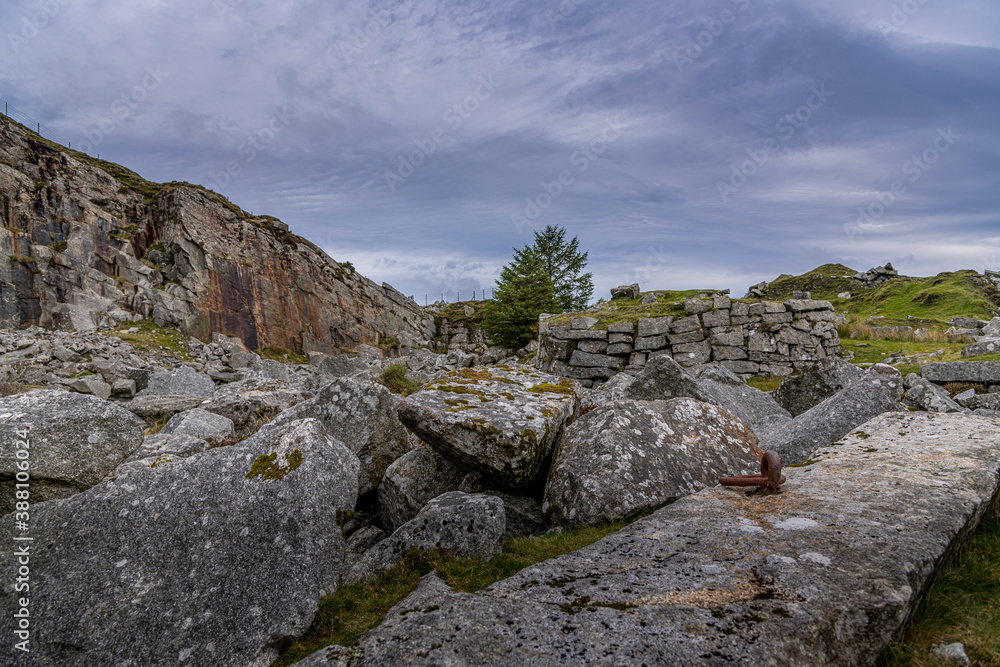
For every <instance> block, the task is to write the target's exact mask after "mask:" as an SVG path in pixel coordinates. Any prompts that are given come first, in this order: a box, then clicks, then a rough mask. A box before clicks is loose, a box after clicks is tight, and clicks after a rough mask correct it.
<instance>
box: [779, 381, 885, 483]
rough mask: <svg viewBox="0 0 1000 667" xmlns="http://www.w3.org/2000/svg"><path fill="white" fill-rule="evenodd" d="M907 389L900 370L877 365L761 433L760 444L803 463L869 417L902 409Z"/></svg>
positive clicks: (783, 459)
mask: <svg viewBox="0 0 1000 667" xmlns="http://www.w3.org/2000/svg"><path fill="white" fill-rule="evenodd" d="M903 389H904V388H903V376H902V375H900V373H899V371H897V370H896V369H895V368H893V367H891V366H886V365H885V364H875V365H874V366H872V367H871V368H869V369H868V370H867V371H865V373H864V374H863V375H862V376H861V377H860V378H859V379H858V380H856V381H855V382H854V383H853V384H852V385H850V386H849V387H847V388H846V389H843V390H841V391H839V392H838V393H836V394H834V395H833V396H831V397H830V398H828V399H826V400H825V401H823V402H822V403H820V404H819V405H817V406H815V407H813V408H810V409H809V410H806V411H805V412H803V413H802V414H801V415H799V416H798V417H795V418H794V419H792V420H791V421H787V422H782V423H780V424H778V425H777V426H776V427H774V428H773V429H771V430H769V431H767V432H765V433H762V434H760V447H761V449H765V450H767V449H773V450H775V451H777V452H778V454H779V455H780V456H781V460H782V462H783V463H785V464H790V463H802V462H804V461H806V460H807V459H809V456H810V455H811V454H812V453H813V452H815V451H816V450H817V449H818V448H819V447H825V446H827V445H829V444H831V443H833V442H834V441H836V440H838V439H840V438H841V437H843V436H844V435H846V434H847V433H848V432H850V431H851V430H852V429H854V428H855V427H857V426H860V425H861V424H863V423H865V422H866V421H868V420H869V419H872V418H874V417H877V416H878V415H880V414H882V413H883V412H891V411H894V410H900V409H902V406H901V405H900V399H901V398H902V397H903Z"/></svg>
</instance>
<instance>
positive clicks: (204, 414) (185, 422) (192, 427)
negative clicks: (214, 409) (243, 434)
mask: <svg viewBox="0 0 1000 667" xmlns="http://www.w3.org/2000/svg"><path fill="white" fill-rule="evenodd" d="M160 433H161V434H163V435H170V434H177V435H189V436H192V437H195V438H201V439H202V440H209V439H211V440H219V441H221V440H225V439H226V438H227V437H229V436H231V435H232V434H233V420H231V419H227V418H226V417H223V416H221V415H217V414H214V413H211V412H209V411H207V410H203V409H201V408H194V409H193V410H186V411H184V412H179V413H177V414H176V415H174V416H173V417H171V418H170V421H168V422H167V423H166V424H165V425H164V426H163V428H162V429H160Z"/></svg>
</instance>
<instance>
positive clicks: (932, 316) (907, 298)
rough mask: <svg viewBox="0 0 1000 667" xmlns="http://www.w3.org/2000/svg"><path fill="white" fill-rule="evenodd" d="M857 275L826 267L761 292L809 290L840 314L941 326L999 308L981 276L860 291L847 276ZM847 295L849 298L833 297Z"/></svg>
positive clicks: (967, 273)
mask: <svg viewBox="0 0 1000 667" xmlns="http://www.w3.org/2000/svg"><path fill="white" fill-rule="evenodd" d="M855 273H857V272H856V271H855V270H854V269H851V268H849V267H846V266H844V265H843V264H824V265H823V266H820V267H818V268H816V269H813V270H812V271H809V272H808V273H804V274H802V275H801V276H789V275H781V276H778V277H777V278H776V279H775V280H774V281H773V282H771V283H769V284H768V286H767V289H766V290H764V298H765V299H766V300H768V301H783V300H785V299H790V298H791V296H792V291H794V290H801V291H808V292H812V296H813V298H814V299H825V300H827V301H830V302H831V303H833V305H834V307H836V309H837V311H838V312H846V313H850V314H853V315H858V316H859V317H861V318H868V317H873V316H879V315H881V316H883V317H886V318H889V319H893V320H905V319H906V316H907V315H909V316H911V317H917V318H922V319H926V320H934V321H937V322H940V323H943V322H947V320H948V319H949V318H951V317H953V316H955V315H962V316H966V317H978V318H980V319H986V320H988V319H991V318H992V317H993V316H994V315H995V314H996V313H997V311H998V310H1000V292H998V291H997V289H996V288H995V287H994V286H993V283H991V282H990V281H989V280H988V279H986V277H985V276H982V275H980V274H979V273H977V272H976V271H972V270H963V271H951V272H947V273H939V274H938V275H936V276H933V277H930V278H914V277H910V276H899V277H896V278H892V279H890V280H888V281H886V282H885V283H883V284H882V285H879V286H878V287H864V286H863V284H862V283H861V282H859V281H857V280H854V279H852V278H850V277H845V276H852V275H854V274H855ZM842 292H850V293H851V298H850V299H841V298H839V297H837V295H838V294H840V293H842Z"/></svg>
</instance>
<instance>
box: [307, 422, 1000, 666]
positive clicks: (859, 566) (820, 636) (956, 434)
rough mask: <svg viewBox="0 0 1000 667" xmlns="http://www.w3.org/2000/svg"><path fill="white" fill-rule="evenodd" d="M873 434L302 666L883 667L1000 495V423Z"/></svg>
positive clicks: (698, 499) (704, 496) (397, 615)
mask: <svg viewBox="0 0 1000 667" xmlns="http://www.w3.org/2000/svg"><path fill="white" fill-rule="evenodd" d="M863 430H864V431H865V432H866V433H867V434H868V435H869V437H867V438H861V437H855V436H849V437H848V438H846V439H844V440H843V441H842V444H839V445H837V446H835V447H830V448H828V449H825V450H823V453H822V454H821V455H819V457H818V458H819V460H818V461H816V462H815V463H812V464H811V465H808V466H805V467H802V468H786V470H785V472H786V474H787V476H788V480H787V482H786V483H785V484H784V485H783V486H782V493H780V494H778V495H774V496H766V497H751V496H747V495H746V494H745V493H744V492H742V491H740V490H735V489H728V488H724V487H714V488H711V489H705V490H703V491H700V492H698V493H696V494H694V495H691V496H687V497H685V498H681V499H680V500H678V501H677V502H675V503H673V504H672V505H669V506H667V507H665V508H662V509H660V510H658V511H656V512H654V513H653V514H652V515H650V516H648V517H646V518H644V519H641V520H639V521H637V522H636V523H634V524H632V525H630V526H628V527H626V528H625V529H623V530H621V531H619V532H618V533H616V534H614V535H611V536H609V537H606V538H604V539H603V540H600V541H599V542H596V543H595V544H592V545H590V546H589V547H586V548H584V549H581V550H579V551H575V552H572V553H569V554H565V555H563V556H560V557H558V558H554V559H551V560H548V561H544V562H542V563H539V564H537V565H534V566H531V567H528V568H526V569H524V570H522V571H521V572H519V573H518V574H517V575H515V576H513V577H511V578H509V579H506V580H503V581H500V582H497V583H496V584H494V585H492V586H490V587H489V588H487V589H485V590H483V591H480V592H479V593H455V592H453V591H451V590H450V589H449V588H448V587H447V586H446V585H444V584H443V583H442V582H441V581H440V579H437V577H435V576H434V575H428V576H427V577H426V578H425V580H424V581H423V582H422V583H421V586H420V587H419V588H418V589H417V590H416V591H415V592H414V593H413V594H412V595H410V596H409V597H408V598H406V599H405V600H403V601H402V602H400V603H399V604H398V605H396V607H394V608H393V609H392V610H390V612H389V615H388V617H387V618H386V620H385V621H384V622H383V624H382V625H381V626H379V627H377V628H375V629H374V630H372V631H371V632H369V633H368V634H367V635H365V636H364V637H363V638H362V639H361V640H360V642H359V644H358V647H357V648H355V649H353V650H352V651H351V653H348V652H347V650H346V649H343V648H333V647H331V648H329V649H324V650H323V651H321V652H319V653H317V654H314V655H313V656H310V658H307V659H306V661H304V662H303V663H301V664H303V665H309V666H310V667H315V666H319V665H334V664H341V663H338V662H337V661H338V660H339V659H340V658H341V657H344V658H346V657H348V656H349V657H350V659H351V662H350V664H351V665H354V666H364V665H392V664H407V665H441V664H454V665H500V666H506V665H511V666H513V665H525V664H531V665H579V664H592V665H623V664H629V665H632V664H634V665H638V664H645V665H815V664H827V665H870V664H874V663H875V661H876V659H877V658H878V656H879V654H880V653H881V651H882V650H883V649H884V648H885V647H886V646H888V645H889V644H890V642H891V641H892V640H893V639H894V638H895V637H896V636H898V633H899V632H900V631H901V629H902V627H903V625H904V624H905V623H906V621H907V619H908V618H909V616H910V614H911V613H912V611H913V609H914V608H915V607H916V605H917V604H918V603H919V601H920V599H921V597H922V595H923V593H924V592H925V591H926V589H927V587H928V585H929V584H930V581H931V579H932V578H933V576H934V574H935V573H936V572H937V571H938V568H940V567H941V565H942V564H943V562H945V561H946V560H947V558H948V557H949V556H950V555H951V554H952V553H954V552H955V550H956V549H957V548H958V547H959V546H960V545H961V544H962V542H963V541H964V539H965V538H966V537H967V536H968V534H969V533H970V532H971V531H972V530H973V529H974V528H975V526H976V524H977V523H978V521H979V519H980V517H981V516H982V515H983V513H984V512H985V511H986V509H987V508H988V506H989V504H990V501H991V499H992V498H993V496H994V494H996V492H997V486H998V476H997V473H998V472H1000V422H997V421H995V420H991V419H986V418H980V417H970V416H963V415H955V414H938V415H930V414H914V413H889V414H885V415H882V416H880V417H877V418H876V419H874V420H872V421H870V422H868V423H867V424H865V425H864V426H863ZM901 433H903V434H904V435H901ZM765 646H766V649H765ZM352 654H353V655H352ZM343 664H347V663H346V661H345V662H344V663H343Z"/></svg>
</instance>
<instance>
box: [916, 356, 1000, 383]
mask: <svg viewBox="0 0 1000 667" xmlns="http://www.w3.org/2000/svg"><path fill="white" fill-rule="evenodd" d="M920 375H921V376H922V377H924V378H926V379H928V380H930V381H931V382H937V383H938V384H941V383H944V382H985V383H987V384H994V383H997V384H1000V361H951V362H946V363H940V364H926V365H924V366H921V367H920Z"/></svg>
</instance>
